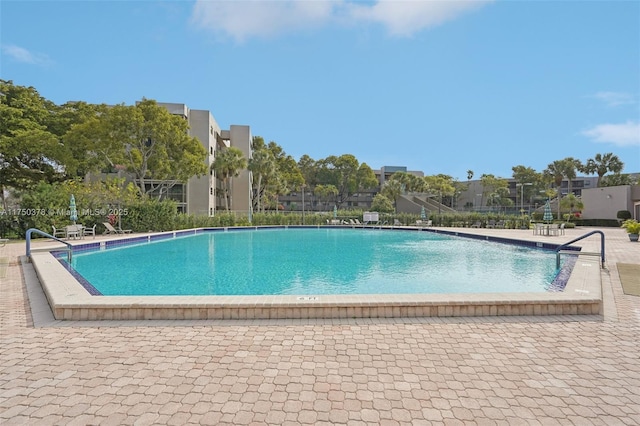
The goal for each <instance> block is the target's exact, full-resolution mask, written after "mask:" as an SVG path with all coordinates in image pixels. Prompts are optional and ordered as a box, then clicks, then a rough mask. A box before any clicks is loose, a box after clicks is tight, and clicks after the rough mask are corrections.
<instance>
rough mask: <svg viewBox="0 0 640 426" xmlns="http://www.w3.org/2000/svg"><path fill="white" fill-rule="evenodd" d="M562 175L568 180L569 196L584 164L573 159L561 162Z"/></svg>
mask: <svg viewBox="0 0 640 426" xmlns="http://www.w3.org/2000/svg"><path fill="white" fill-rule="evenodd" d="M561 163H562V174H563V175H564V177H566V178H567V194H572V187H573V180H574V179H575V178H576V177H577V176H578V170H582V169H583V165H582V162H581V161H580V160H577V159H575V158H573V157H567V158H565V159H564V160H561Z"/></svg>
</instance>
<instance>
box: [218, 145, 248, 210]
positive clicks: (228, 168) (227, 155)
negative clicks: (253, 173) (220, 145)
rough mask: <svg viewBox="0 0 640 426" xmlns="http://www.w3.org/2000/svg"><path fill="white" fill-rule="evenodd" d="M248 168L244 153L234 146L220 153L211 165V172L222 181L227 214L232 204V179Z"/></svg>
mask: <svg viewBox="0 0 640 426" xmlns="http://www.w3.org/2000/svg"><path fill="white" fill-rule="evenodd" d="M246 168H247V159H246V158H244V154H243V153H242V151H241V150H240V149H239V148H236V147H234V146H232V147H230V148H226V149H224V150H222V151H220V152H219V153H218V154H217V155H216V159H215V160H214V161H213V163H212V164H211V171H213V172H215V173H216V177H218V178H220V179H222V184H223V189H224V204H225V207H226V209H227V212H228V211H229V208H230V204H231V178H233V177H236V176H238V175H239V174H240V171H241V170H243V169H246Z"/></svg>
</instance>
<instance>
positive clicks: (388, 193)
mask: <svg viewBox="0 0 640 426" xmlns="http://www.w3.org/2000/svg"><path fill="white" fill-rule="evenodd" d="M380 192H381V193H382V195H384V196H385V197H387V198H388V199H390V200H392V201H393V207H394V208H395V209H397V208H398V205H397V201H398V197H399V196H400V195H402V193H403V192H404V188H403V184H402V182H400V181H399V180H396V179H389V180H388V181H386V182H385V183H384V186H383V187H382V191H380Z"/></svg>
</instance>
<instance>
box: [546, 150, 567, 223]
mask: <svg viewBox="0 0 640 426" xmlns="http://www.w3.org/2000/svg"><path fill="white" fill-rule="evenodd" d="M564 168H565V167H564V164H563V162H562V160H556V161H554V162H553V163H551V164H549V165H548V166H547V168H546V169H545V171H544V172H543V173H544V174H545V175H547V176H549V177H551V179H553V183H554V184H555V185H556V191H557V193H556V196H557V197H558V218H559V217H560V196H561V193H560V188H561V187H562V180H563V179H564Z"/></svg>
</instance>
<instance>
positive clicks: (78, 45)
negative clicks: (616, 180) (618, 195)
mask: <svg viewBox="0 0 640 426" xmlns="http://www.w3.org/2000/svg"><path fill="white" fill-rule="evenodd" d="M0 48H1V50H0V78H2V79H3V80H12V81H13V83H14V84H16V85H21V86H33V87H35V88H36V89H37V90H38V92H39V93H40V95H41V96H43V97H45V98H47V99H49V100H51V101H53V102H55V103H56V104H63V103H65V102H67V101H85V102H90V103H105V104H120V103H124V104H127V105H131V104H134V103H135V102H136V101H138V100H141V99H142V98H147V99H155V100H157V101H158V102H174V103H184V104H186V105H187V106H188V107H189V108H191V109H202V110H209V111H211V113H212V115H213V116H214V117H215V119H216V121H217V122H218V124H219V125H220V127H221V128H222V129H228V128H229V126H230V125H234V124H236V125H249V126H251V132H252V134H253V135H254V136H262V137H263V138H264V139H265V140H266V141H267V142H269V141H275V142H276V143H277V144H278V145H280V146H281V147H282V148H283V149H284V151H285V152H286V153H287V154H289V155H291V156H293V157H294V158H295V159H296V160H299V158H300V157H301V156H302V155H305V154H307V155H309V156H310V157H311V158H313V159H315V160H320V159H323V158H326V157H328V156H331V155H336V156H339V155H343V154H353V155H354V156H355V157H356V158H357V159H358V161H359V162H361V163H367V164H368V165H369V166H370V167H371V168H372V169H380V168H381V167H383V166H404V167H407V168H408V170H417V171H423V172H424V173H425V174H426V175H434V174H441V173H442V174H447V175H450V176H452V177H454V178H457V179H459V180H466V179H467V171H468V170H472V171H473V172H474V176H475V178H479V177H480V176H481V175H482V174H493V175H495V176H497V177H503V178H509V177H511V176H512V173H513V171H512V167H513V166H518V165H523V166H526V167H532V168H533V169H535V170H536V171H538V172H541V171H543V170H544V169H545V168H546V167H547V165H548V164H550V163H552V162H553V161H555V160H561V159H563V158H566V157H574V158H576V159H579V160H581V161H583V162H585V161H586V160H587V159H589V158H593V157H594V156H595V155H596V154H598V153H600V154H604V153H608V152H612V153H614V154H616V155H617V156H618V157H619V158H620V159H621V160H622V161H623V162H624V164H625V168H624V170H623V171H624V172H627V173H632V172H640V1H637V0H629V1H625V0H613V1H574V0H564V1H553V0H548V1H520V0H505V1H489V0H487V1H482V0H478V1H433V0H413V1H392V0H373V1H345V0H335V1H329V0H326V1H302V0H298V1H286V0H279V1H259V0H257V1H242V0H240V1H214V0H207V1H66V2H65V1H7V0H1V1H0Z"/></svg>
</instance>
